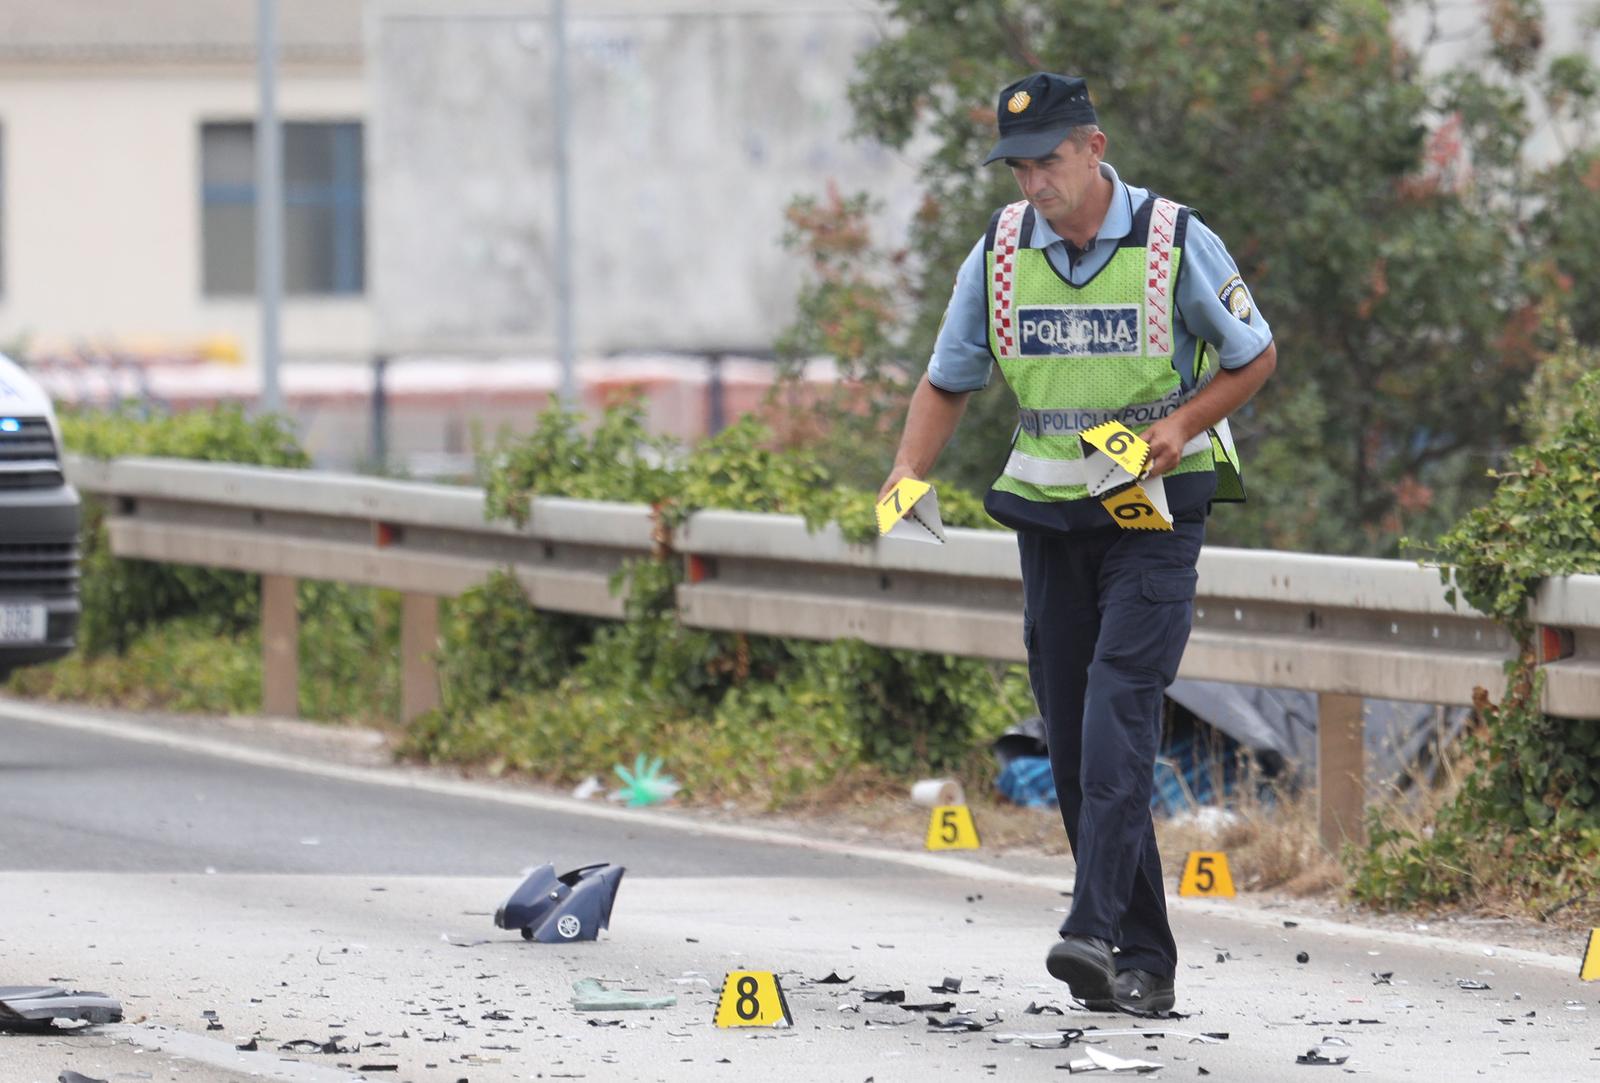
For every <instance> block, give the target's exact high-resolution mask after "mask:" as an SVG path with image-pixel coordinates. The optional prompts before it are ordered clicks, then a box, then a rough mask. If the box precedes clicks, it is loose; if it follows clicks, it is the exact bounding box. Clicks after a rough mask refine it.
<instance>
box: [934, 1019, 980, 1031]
mask: <svg viewBox="0 0 1600 1083" xmlns="http://www.w3.org/2000/svg"><path fill="white" fill-rule="evenodd" d="M988 1025H989V1024H987V1023H982V1022H979V1021H978V1020H976V1019H974V1018H973V1017H972V1016H970V1015H952V1016H950V1017H949V1018H948V1019H935V1018H934V1017H933V1016H931V1015H930V1016H928V1028H929V1029H930V1030H936V1031H939V1032H940V1033H953V1032H956V1031H979V1030H982V1029H983V1028H984V1027H986V1026H988Z"/></svg>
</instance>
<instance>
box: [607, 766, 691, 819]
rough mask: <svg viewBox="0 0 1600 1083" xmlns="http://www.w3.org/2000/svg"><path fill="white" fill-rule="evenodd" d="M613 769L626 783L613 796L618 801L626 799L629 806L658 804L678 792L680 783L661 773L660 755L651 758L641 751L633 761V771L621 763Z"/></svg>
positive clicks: (638, 806)
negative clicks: (647, 757)
mask: <svg viewBox="0 0 1600 1083" xmlns="http://www.w3.org/2000/svg"><path fill="white" fill-rule="evenodd" d="M613 770H614V771H616V772H617V777H618V778H620V779H621V780H622V781H623V782H624V783H625V785H624V786H623V788H622V789H620V790H618V791H617V792H616V794H615V795H613V796H614V798H615V799H616V800H618V801H621V800H623V799H626V800H627V802H628V807H629V808H640V807H642V806H644V805H654V804H658V803H660V802H662V801H666V800H668V799H669V798H670V797H671V796H672V795H673V794H675V793H677V792H678V783H677V782H676V781H675V780H674V779H673V777H672V776H671V775H663V774H662V773H661V757H660V756H657V757H656V758H655V759H653V760H650V759H646V758H645V755H644V753H643V752H641V753H639V756H638V758H637V759H635V760H634V761H633V770H632V771H629V770H628V769H627V768H626V767H624V766H622V764H620V763H619V764H617V766H616V767H614V768H613Z"/></svg>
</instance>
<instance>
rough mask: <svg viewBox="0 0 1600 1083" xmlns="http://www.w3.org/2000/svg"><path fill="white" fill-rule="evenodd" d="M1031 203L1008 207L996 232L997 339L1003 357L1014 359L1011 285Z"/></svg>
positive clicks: (1015, 204) (1015, 339)
mask: <svg viewBox="0 0 1600 1083" xmlns="http://www.w3.org/2000/svg"><path fill="white" fill-rule="evenodd" d="M1027 210H1028V201H1027V200H1025V199H1020V200H1018V201H1017V202H1015V203H1009V204H1007V205H1006V208H1005V209H1004V210H1003V211H1001V212H1000V223H999V225H998V226H996V227H995V231H994V282H992V283H991V284H990V285H991V288H992V289H993V290H994V305H993V306H992V308H993V312H994V337H995V340H996V341H998V342H999V343H1000V356H1002V357H1015V356H1016V353H1017V325H1016V314H1015V312H1014V311H1013V309H1014V306H1013V305H1012V303H1011V294H1012V292H1013V291H1012V285H1013V284H1014V283H1015V281H1016V277H1017V246H1018V245H1019V244H1020V243H1021V242H1022V216H1023V215H1024V214H1026V213H1027Z"/></svg>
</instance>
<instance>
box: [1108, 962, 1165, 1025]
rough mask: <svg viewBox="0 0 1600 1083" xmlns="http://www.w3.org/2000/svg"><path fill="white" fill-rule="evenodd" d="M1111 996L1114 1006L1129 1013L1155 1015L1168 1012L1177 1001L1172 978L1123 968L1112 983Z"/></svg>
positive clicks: (1146, 971)
mask: <svg viewBox="0 0 1600 1083" xmlns="http://www.w3.org/2000/svg"><path fill="white" fill-rule="evenodd" d="M1112 996H1113V999H1114V1000H1115V1002H1116V1006H1117V1007H1118V1008H1120V1009H1121V1010H1122V1011H1125V1012H1128V1013H1129V1014H1131V1015H1155V1014H1159V1013H1162V1012H1170V1011H1171V1010H1172V1005H1173V1004H1175V1003H1177V999H1178V998H1177V994H1176V993H1174V992H1173V989H1172V979H1171V978H1163V977H1162V976H1161V975H1159V974H1152V973H1150V971H1148V970H1124V971H1122V972H1121V973H1119V974H1118V975H1117V979H1116V981H1115V982H1113V983H1112Z"/></svg>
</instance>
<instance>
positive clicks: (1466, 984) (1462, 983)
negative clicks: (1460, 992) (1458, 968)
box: [1456, 978, 1489, 990]
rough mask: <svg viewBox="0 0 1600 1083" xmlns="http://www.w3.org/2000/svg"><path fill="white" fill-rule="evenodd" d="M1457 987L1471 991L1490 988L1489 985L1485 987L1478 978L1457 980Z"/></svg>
mask: <svg viewBox="0 0 1600 1083" xmlns="http://www.w3.org/2000/svg"><path fill="white" fill-rule="evenodd" d="M1456 985H1457V986H1458V987H1459V988H1462V989H1470V990H1481V989H1487V988H1489V987H1488V986H1487V985H1485V984H1484V983H1483V982H1481V981H1478V980H1477V979H1476V978H1457V979H1456Z"/></svg>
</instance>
